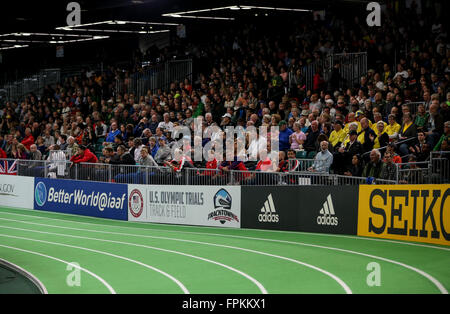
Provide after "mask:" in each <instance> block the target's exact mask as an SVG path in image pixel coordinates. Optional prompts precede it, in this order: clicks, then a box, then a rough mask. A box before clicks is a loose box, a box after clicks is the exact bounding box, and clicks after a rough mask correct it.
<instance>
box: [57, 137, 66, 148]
mask: <svg viewBox="0 0 450 314" xmlns="http://www.w3.org/2000/svg"><path fill="white" fill-rule="evenodd" d="M58 141H59V143H58V142H57V143H56V144H58V145H59V147H60V149H61V150H66V149H67V145H68V144H67V135H65V134H61V135H60V136H59V138H58Z"/></svg>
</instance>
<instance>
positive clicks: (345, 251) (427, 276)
mask: <svg viewBox="0 0 450 314" xmlns="http://www.w3.org/2000/svg"><path fill="white" fill-rule="evenodd" d="M0 220H12V221H14V220H13V219H6V218H0ZM57 220H60V219H57ZM62 221H64V222H67V220H62ZM17 222H24V221H21V220H17ZM24 223H30V224H36V223H32V222H24ZM74 223H79V222H76V221H74ZM80 223H81V224H86V223H82V222H80ZM87 224H89V223H87ZM93 225H97V226H99V224H93ZM44 226H45V224H44ZM47 226H50V227H55V228H68V229H77V228H70V227H60V226H53V225H47ZM100 226H102V227H104V225H100ZM110 227H112V226H110ZM119 228H122V227H119ZM133 229H134V231H136V230H137V229H139V228H133ZM79 230H84V231H87V230H88V229H79ZM144 230H145V229H144ZM92 232H100V231H98V230H92ZM169 232H176V231H169ZM178 233H180V232H178ZM184 233H189V234H197V235H211V236H217V237H224V238H227V237H230V238H238V239H248V240H258V241H270V242H276V243H284V244H293V245H301V246H309V247H314V248H321V249H327V250H334V251H340V252H344V253H349V254H354V255H360V256H365V257H369V258H373V259H378V260H382V261H385V262H388V263H392V264H395V265H398V266H401V267H403V268H406V269H409V270H412V271H414V272H416V273H418V274H419V275H421V276H423V277H425V278H426V279H428V280H429V281H431V282H432V283H433V284H434V285H435V286H436V287H437V289H438V290H439V291H440V292H441V293H442V294H448V291H447V289H446V288H445V287H444V286H443V285H442V284H441V283H440V282H439V281H438V280H437V279H436V278H434V277H433V276H431V275H430V274H428V273H426V272H424V271H423V270H421V269H418V268H415V267H413V266H410V265H407V264H404V263H401V262H398V261H395V260H391V259H388V258H384V257H380V256H375V255H370V254H366V253H362V252H358V251H351V250H345V249H340V248H335V247H328V246H321V245H315V244H308V243H302V242H294V241H285V240H275V239H266V238H255V237H246V236H236V235H223V234H215V233H203V232H184ZM119 234H120V233H119ZM123 235H128V234H123ZM129 235H130V236H132V235H131V234H129ZM138 236H144V237H145V235H138ZM148 237H151V236H148ZM169 239H171V238H169Z"/></svg>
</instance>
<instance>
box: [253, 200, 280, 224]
mask: <svg viewBox="0 0 450 314" xmlns="http://www.w3.org/2000/svg"><path fill="white" fill-rule="evenodd" d="M261 213H262V214H259V215H258V221H259V222H279V221H280V216H279V215H278V214H276V209H275V204H274V203H273V198H272V194H269V196H268V197H267V200H266V201H265V202H264V206H263V207H262V208H261Z"/></svg>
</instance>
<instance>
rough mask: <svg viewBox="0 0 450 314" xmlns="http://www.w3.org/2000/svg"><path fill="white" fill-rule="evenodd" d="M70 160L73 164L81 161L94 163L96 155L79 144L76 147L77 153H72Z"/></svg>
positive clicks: (96, 159)
mask: <svg viewBox="0 0 450 314" xmlns="http://www.w3.org/2000/svg"><path fill="white" fill-rule="evenodd" d="M70 161H71V162H72V163H74V164H78V163H81V162H89V163H96V162H97V161H98V158H97V156H95V154H94V153H92V152H91V151H90V150H89V149H88V148H86V146H84V145H80V146H79V147H78V153H76V154H75V155H73V156H72V157H71V158H70Z"/></svg>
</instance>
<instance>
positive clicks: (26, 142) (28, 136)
mask: <svg viewBox="0 0 450 314" xmlns="http://www.w3.org/2000/svg"><path fill="white" fill-rule="evenodd" d="M21 143H22V144H23V146H25V147H26V149H28V150H30V146H31V145H33V144H34V137H33V134H32V133H31V129H30V128H26V129H25V137H24V139H23V140H22V142H21Z"/></svg>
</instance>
